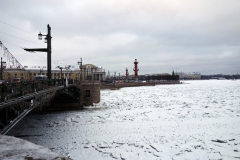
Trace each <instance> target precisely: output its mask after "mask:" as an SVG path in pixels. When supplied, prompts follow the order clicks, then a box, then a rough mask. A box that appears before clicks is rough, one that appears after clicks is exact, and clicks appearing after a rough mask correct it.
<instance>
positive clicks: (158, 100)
mask: <svg viewBox="0 0 240 160" xmlns="http://www.w3.org/2000/svg"><path fill="white" fill-rule="evenodd" d="M31 126H34V127H31ZM9 135H13V136H17V137H21V136H22V137H21V138H23V139H25V140H28V141H30V142H33V143H36V144H39V145H42V146H44V147H48V148H50V149H51V150H52V151H54V152H56V153H59V154H62V155H65V156H70V158H72V159H76V160H78V159H89V160H94V159H109V160H110V159H125V160H127V159H131V160H132V159H138V160H139V159H164V160H165V159H204V160H205V159H236V158H240V81H231V80H209V81H185V82H184V84H180V85H157V86H150V87H132V88H122V89H119V90H103V91H101V102H100V103H99V104H95V105H94V106H92V107H84V110H75V111H64V112H52V113H46V114H32V115H29V116H27V117H26V118H25V119H23V120H22V121H21V122H20V123H19V124H18V125H17V126H16V127H15V128H14V129H13V130H12V131H10V133H9ZM23 135H28V136H23ZM33 135H39V136H33Z"/></svg>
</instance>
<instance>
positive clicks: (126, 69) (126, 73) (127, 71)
mask: <svg viewBox="0 0 240 160" xmlns="http://www.w3.org/2000/svg"><path fill="white" fill-rule="evenodd" d="M128 75H129V74H128V69H127V68H126V80H128Z"/></svg>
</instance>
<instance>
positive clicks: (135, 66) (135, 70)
mask: <svg viewBox="0 0 240 160" xmlns="http://www.w3.org/2000/svg"><path fill="white" fill-rule="evenodd" d="M133 64H134V69H133V71H134V75H135V80H137V79H138V71H139V69H138V62H137V59H135V62H134V63H133Z"/></svg>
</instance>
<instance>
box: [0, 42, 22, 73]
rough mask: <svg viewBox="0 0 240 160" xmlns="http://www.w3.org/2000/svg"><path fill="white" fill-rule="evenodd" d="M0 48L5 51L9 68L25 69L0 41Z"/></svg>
mask: <svg viewBox="0 0 240 160" xmlns="http://www.w3.org/2000/svg"><path fill="white" fill-rule="evenodd" d="M0 47H1V49H3V51H4V52H3V55H4V56H5V57H7V66H6V67H7V68H14V69H24V67H23V66H22V65H21V63H19V62H18V60H17V59H16V58H15V57H14V56H13V55H12V54H11V53H10V52H9V51H8V49H7V48H6V47H5V46H4V45H3V43H2V42H1V41H0Z"/></svg>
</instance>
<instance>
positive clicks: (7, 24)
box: [0, 21, 36, 36]
mask: <svg viewBox="0 0 240 160" xmlns="http://www.w3.org/2000/svg"><path fill="white" fill-rule="evenodd" d="M0 22H1V23H3V24H6V25H9V26H11V27H14V28H17V29H19V30H21V31H24V32H26V33H28V34H31V35H34V36H36V34H33V33H31V32H28V31H25V30H23V29H21V28H18V27H15V26H13V25H11V24H8V23H6V22H3V21H0Z"/></svg>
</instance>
